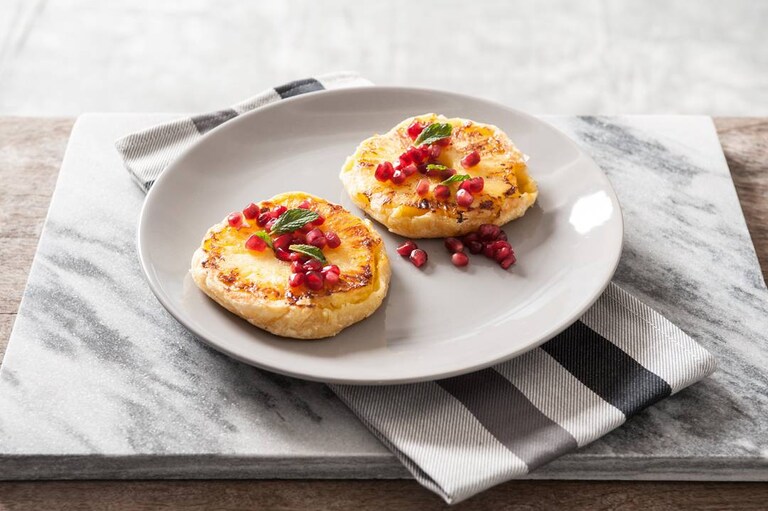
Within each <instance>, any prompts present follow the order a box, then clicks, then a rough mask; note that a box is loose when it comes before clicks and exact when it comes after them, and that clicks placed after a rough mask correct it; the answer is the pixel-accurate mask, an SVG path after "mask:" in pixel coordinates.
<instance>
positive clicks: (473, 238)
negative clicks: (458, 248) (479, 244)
mask: <svg viewBox="0 0 768 511" xmlns="http://www.w3.org/2000/svg"><path fill="white" fill-rule="evenodd" d="M479 239H480V237H479V236H478V235H477V232H470V233H469V234H467V235H466V236H464V241H465V242H467V241H477V240H479Z"/></svg>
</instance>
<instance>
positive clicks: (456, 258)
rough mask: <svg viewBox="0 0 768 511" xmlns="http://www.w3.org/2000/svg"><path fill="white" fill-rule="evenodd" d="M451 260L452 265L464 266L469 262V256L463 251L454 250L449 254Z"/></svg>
mask: <svg viewBox="0 0 768 511" xmlns="http://www.w3.org/2000/svg"><path fill="white" fill-rule="evenodd" d="M451 262H452V263H453V265H454V266H458V267H462V266H466V265H467V264H469V257H468V256H467V254H465V253H464V252H456V253H455V254H453V255H452V256H451Z"/></svg>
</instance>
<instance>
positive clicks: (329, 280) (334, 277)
mask: <svg viewBox="0 0 768 511" xmlns="http://www.w3.org/2000/svg"><path fill="white" fill-rule="evenodd" d="M323 276H324V277H325V283H326V284H328V285H329V286H332V285H334V284H336V283H337V282H338V281H339V274H338V273H336V272H332V271H329V272H328V273H324V274H323Z"/></svg>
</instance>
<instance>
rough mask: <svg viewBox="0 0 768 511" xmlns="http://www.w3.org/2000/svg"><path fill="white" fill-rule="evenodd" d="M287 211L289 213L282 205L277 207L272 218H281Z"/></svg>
mask: <svg viewBox="0 0 768 511" xmlns="http://www.w3.org/2000/svg"><path fill="white" fill-rule="evenodd" d="M286 211H288V208H287V207H285V206H283V205H282V204H281V205H279V206H275V207H274V209H273V210H272V217H273V218H278V217H280V215H282V214H283V213H285V212H286Z"/></svg>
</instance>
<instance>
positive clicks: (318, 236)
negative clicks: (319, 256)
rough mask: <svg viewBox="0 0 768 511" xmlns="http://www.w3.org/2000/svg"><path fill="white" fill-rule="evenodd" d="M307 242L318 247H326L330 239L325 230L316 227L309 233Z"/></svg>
mask: <svg viewBox="0 0 768 511" xmlns="http://www.w3.org/2000/svg"><path fill="white" fill-rule="evenodd" d="M307 243H308V244H310V245H312V246H315V247H317V248H325V245H326V244H327V243H328V240H327V239H325V235H324V234H323V231H321V230H320V229H318V228H317V227H315V228H314V229H312V230H311V231H309V232H308V233H307Z"/></svg>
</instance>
